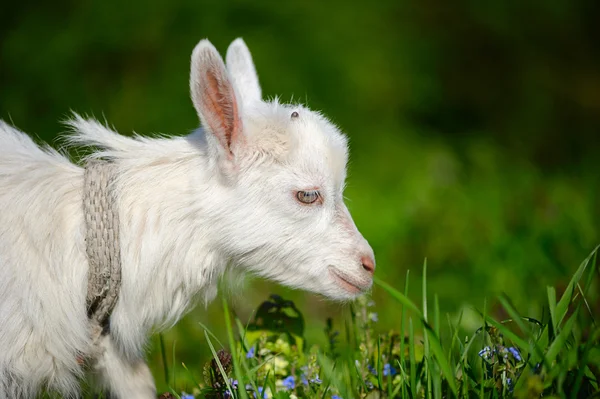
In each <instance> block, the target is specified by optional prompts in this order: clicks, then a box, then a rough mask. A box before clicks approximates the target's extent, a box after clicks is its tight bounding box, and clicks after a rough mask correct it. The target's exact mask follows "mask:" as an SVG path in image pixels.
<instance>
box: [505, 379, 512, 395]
mask: <svg viewBox="0 0 600 399" xmlns="http://www.w3.org/2000/svg"><path fill="white" fill-rule="evenodd" d="M506 386H507V387H508V392H512V391H513V389H514V387H513V380H512V378H507V379H506Z"/></svg>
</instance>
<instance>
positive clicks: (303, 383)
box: [300, 373, 308, 386]
mask: <svg viewBox="0 0 600 399" xmlns="http://www.w3.org/2000/svg"><path fill="white" fill-rule="evenodd" d="M300 380H302V385H305V386H308V379H307V378H306V374H304V373H303V374H302V375H301V376H300Z"/></svg>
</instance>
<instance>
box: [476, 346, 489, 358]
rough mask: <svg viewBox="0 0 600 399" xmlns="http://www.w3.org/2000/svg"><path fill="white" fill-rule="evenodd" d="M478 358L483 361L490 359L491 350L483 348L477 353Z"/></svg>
mask: <svg viewBox="0 0 600 399" xmlns="http://www.w3.org/2000/svg"><path fill="white" fill-rule="evenodd" d="M479 357H481V358H483V359H486V360H487V359H490V358H491V357H492V350H491V349H490V347H489V346H486V347H485V348H483V349H482V350H480V351H479Z"/></svg>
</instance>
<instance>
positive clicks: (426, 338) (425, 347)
mask: <svg viewBox="0 0 600 399" xmlns="http://www.w3.org/2000/svg"><path fill="white" fill-rule="evenodd" d="M427 310H428V306H427V258H425V260H424V261H423V324H424V325H426V324H427V323H428V321H429V320H428V318H427V317H428V316H427ZM423 338H424V344H423V351H424V354H425V358H424V361H423V365H424V366H425V380H426V381H427V393H426V396H427V397H428V398H431V397H432V391H431V382H432V381H431V376H430V372H431V356H430V354H429V334H425V336H424V337H423Z"/></svg>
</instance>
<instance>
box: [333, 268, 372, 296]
mask: <svg viewBox="0 0 600 399" xmlns="http://www.w3.org/2000/svg"><path fill="white" fill-rule="evenodd" d="M329 273H331V275H332V276H333V277H334V278H335V280H336V282H337V283H338V284H339V285H340V286H342V287H343V288H344V289H345V290H346V291H349V292H351V293H352V294H360V293H361V292H365V291H367V290H368V289H369V288H371V284H359V283H357V282H356V281H355V280H354V279H352V278H351V277H350V276H348V275H346V274H345V273H342V272H341V271H339V270H337V269H336V268H335V267H333V266H329Z"/></svg>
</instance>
